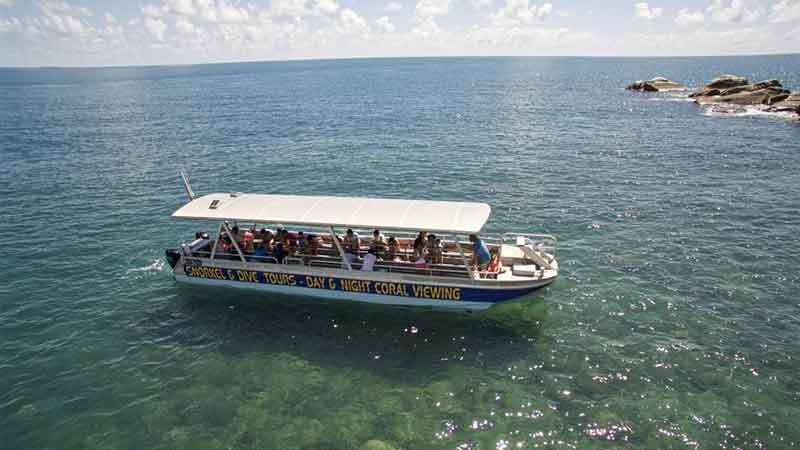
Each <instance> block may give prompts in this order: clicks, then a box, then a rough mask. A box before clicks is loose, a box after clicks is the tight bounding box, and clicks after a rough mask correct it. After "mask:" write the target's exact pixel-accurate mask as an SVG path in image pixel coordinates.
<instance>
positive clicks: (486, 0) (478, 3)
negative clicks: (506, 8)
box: [470, 0, 492, 9]
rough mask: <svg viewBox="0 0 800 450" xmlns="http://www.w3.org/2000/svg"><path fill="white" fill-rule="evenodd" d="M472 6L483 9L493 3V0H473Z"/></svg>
mask: <svg viewBox="0 0 800 450" xmlns="http://www.w3.org/2000/svg"><path fill="white" fill-rule="evenodd" d="M470 3H472V7H473V8H475V9H483V8H487V7H489V5H491V4H492V0H471V1H470Z"/></svg>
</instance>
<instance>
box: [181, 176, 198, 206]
mask: <svg viewBox="0 0 800 450" xmlns="http://www.w3.org/2000/svg"><path fill="white" fill-rule="evenodd" d="M178 173H179V174H180V176H181V179H182V180H183V188H184V189H186V195H188V196H189V201H192V200H194V198H195V195H194V191H193V190H192V186H191V185H190V184H189V178H188V177H187V176H186V174H185V173H183V170H179V171H178Z"/></svg>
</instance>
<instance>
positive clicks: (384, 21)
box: [375, 16, 394, 33]
mask: <svg viewBox="0 0 800 450" xmlns="http://www.w3.org/2000/svg"><path fill="white" fill-rule="evenodd" d="M375 24H376V25H377V26H378V29H380V30H381V31H383V32H384V33H391V32H393V31H394V24H392V21H391V20H389V18H388V17H387V16H383V17H380V18H378V20H376V21H375Z"/></svg>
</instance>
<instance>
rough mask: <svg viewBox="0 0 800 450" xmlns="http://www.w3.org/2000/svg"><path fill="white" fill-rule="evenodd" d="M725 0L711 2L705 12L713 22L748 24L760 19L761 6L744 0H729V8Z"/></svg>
mask: <svg viewBox="0 0 800 450" xmlns="http://www.w3.org/2000/svg"><path fill="white" fill-rule="evenodd" d="M726 3H727V1H726V0H712V1H711V5H710V6H709V7H708V8H706V12H707V13H708V14H709V15H710V16H711V19H712V20H713V21H714V22H720V23H748V22H754V21H755V20H757V19H758V18H759V17H761V13H762V8H761V6H759V5H757V4H754V5H750V4H749V2H746V1H744V0H731V2H730V6H727V5H726Z"/></svg>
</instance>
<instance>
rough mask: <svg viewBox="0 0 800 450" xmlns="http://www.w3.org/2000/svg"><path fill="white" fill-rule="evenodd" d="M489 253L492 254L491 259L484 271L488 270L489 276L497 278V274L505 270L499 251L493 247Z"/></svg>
mask: <svg viewBox="0 0 800 450" xmlns="http://www.w3.org/2000/svg"><path fill="white" fill-rule="evenodd" d="M489 253H490V254H491V255H492V259H491V261H489V265H488V266H487V267H486V271H487V272H490V274H489V276H490V277H491V278H497V275H498V274H500V273H503V272H505V270H503V261H501V260H500V252H499V251H498V250H497V249H496V248H493V249H492V250H491V251H490V252H489Z"/></svg>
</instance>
